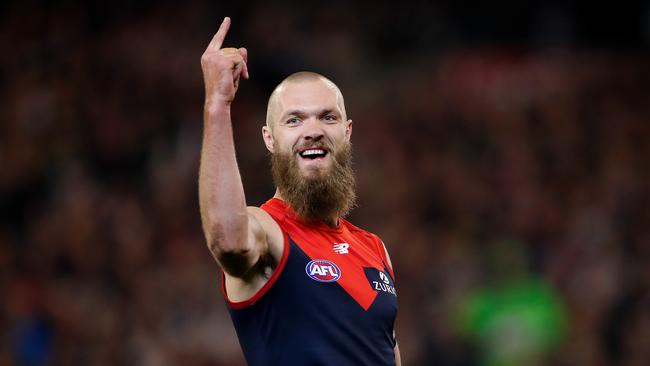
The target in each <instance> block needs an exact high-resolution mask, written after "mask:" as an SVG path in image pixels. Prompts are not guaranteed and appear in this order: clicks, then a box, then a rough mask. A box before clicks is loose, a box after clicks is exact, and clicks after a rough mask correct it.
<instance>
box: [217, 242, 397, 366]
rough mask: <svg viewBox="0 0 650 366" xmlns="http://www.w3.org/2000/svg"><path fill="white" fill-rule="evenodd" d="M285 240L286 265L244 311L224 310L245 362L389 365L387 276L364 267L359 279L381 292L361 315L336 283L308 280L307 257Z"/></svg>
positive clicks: (391, 310) (391, 312)
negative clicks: (286, 248) (376, 282)
mask: <svg viewBox="0 0 650 366" xmlns="http://www.w3.org/2000/svg"><path fill="white" fill-rule="evenodd" d="M289 242H290V251H289V256H288V258H287V263H286V265H285V267H284V270H283V271H282V273H281V274H280V276H279V277H278V279H277V281H276V282H275V283H274V284H273V286H272V287H271V288H270V289H269V290H268V292H266V293H265V294H264V296H262V297H261V298H260V299H259V300H258V301H257V302H256V303H254V304H253V305H251V306H249V307H246V308H243V309H234V308H231V307H229V308H228V309H229V311H230V315H231V317H232V320H233V323H234V325H235V329H236V330H237V335H238V336H239V342H240V344H241V347H242V350H243V352H244V355H245V357H246V360H247V362H248V364H249V365H250V366H262V365H337V366H338V365H340V366H345V365H354V366H363V365H368V366H383V365H394V364H395V355H394V346H395V343H394V339H393V331H392V330H393V323H394V320H395V314H396V311H397V300H396V297H395V295H394V294H393V293H391V292H390V288H389V287H387V286H391V287H392V286H393V282H392V278H390V276H388V278H389V284H386V283H385V280H386V278H385V277H386V276H387V273H384V276H381V275H380V274H379V271H377V270H376V269H366V277H367V279H363V278H360V279H359V280H361V281H366V280H368V281H369V286H374V284H373V283H372V282H371V281H381V284H382V285H384V287H383V288H384V289H386V291H378V296H377V297H376V299H375V300H374V302H373V304H372V305H371V306H370V308H369V309H368V310H367V311H366V310H364V309H363V307H361V306H360V305H359V304H358V303H357V302H356V301H355V300H354V299H353V298H352V297H351V296H350V295H349V294H348V293H347V292H346V291H345V290H344V289H343V288H342V287H341V286H340V285H339V284H338V283H336V282H330V283H326V282H317V281H315V280H313V279H312V278H310V277H309V276H308V275H307V274H306V272H305V267H306V266H307V263H309V262H310V261H311V260H312V258H309V257H308V256H307V255H306V254H305V253H304V252H303V251H302V250H301V249H300V247H299V246H298V245H297V244H296V243H295V242H294V241H293V240H292V239H291V238H289ZM373 271H375V272H373ZM384 272H386V271H384ZM377 288H382V287H380V286H377ZM393 288H394V287H393Z"/></svg>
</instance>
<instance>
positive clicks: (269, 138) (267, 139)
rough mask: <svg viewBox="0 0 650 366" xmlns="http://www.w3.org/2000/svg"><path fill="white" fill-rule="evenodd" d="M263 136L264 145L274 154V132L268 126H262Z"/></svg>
mask: <svg viewBox="0 0 650 366" xmlns="http://www.w3.org/2000/svg"><path fill="white" fill-rule="evenodd" d="M262 138H263V139H264V145H266V149H267V150H268V151H269V152H270V153H271V154H273V133H271V129H270V128H269V127H268V126H266V125H265V126H262Z"/></svg>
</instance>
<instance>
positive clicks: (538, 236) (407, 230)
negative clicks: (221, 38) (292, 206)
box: [0, 1, 650, 366]
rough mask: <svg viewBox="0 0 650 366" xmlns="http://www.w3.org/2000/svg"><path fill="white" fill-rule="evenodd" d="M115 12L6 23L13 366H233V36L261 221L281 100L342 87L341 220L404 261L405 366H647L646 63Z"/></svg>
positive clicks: (36, 11)
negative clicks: (347, 149)
mask: <svg viewBox="0 0 650 366" xmlns="http://www.w3.org/2000/svg"><path fill="white" fill-rule="evenodd" d="M66 4H68V5H66ZM117 4H118V5H110V6H109V5H106V4H103V5H102V3H101V2H100V3H93V4H86V5H85V6H81V7H78V6H76V5H74V4H70V3H67V2H64V3H63V5H57V6H54V5H45V4H39V3H38V2H37V3H30V2H27V3H21V4H18V3H13V4H10V5H3V6H4V8H3V9H2V10H3V15H2V16H1V17H0V19H1V22H0V34H1V35H2V36H1V37H0V53H1V54H2V55H3V57H2V58H0V121H1V122H0V167H1V170H0V171H1V173H0V205H1V207H2V209H1V210H0V274H1V276H0V301H1V302H0V304H2V306H0V329H2V332H1V333H0V365H83V364H88V365H120V364H129V365H130V364H137V365H181V364H182V365H188V366H194V365H196V366H199V365H213V366H217V365H228V366H236V365H244V361H243V358H242V356H241V351H240V349H239V345H238V343H237V339H236V337H235V333H234V330H233V328H232V325H231V323H230V319H229V317H228V314H227V312H226V307H225V303H224V301H223V298H222V295H221V291H220V272H219V269H218V267H217V265H216V263H215V262H214V260H213V259H212V257H211V256H210V253H209V251H208V250H207V248H206V246H205V242H204V239H203V236H202V231H201V227H200V219H199V213H198V203H197V188H196V186H197V171H198V160H199V150H200V146H201V134H202V99H203V85H202V79H201V78H202V76H201V70H200V65H199V59H200V56H201V53H202V52H203V49H204V48H205V46H206V45H207V43H208V42H209V40H210V38H211V36H212V33H213V32H214V31H216V28H217V27H218V24H219V22H220V20H221V17H223V16H224V15H230V16H232V18H233V26H232V32H231V34H230V35H229V36H228V38H227V40H226V44H225V45H226V46H246V47H247V48H248V49H249V53H250V58H251V60H250V66H249V69H250V74H251V80H250V81H246V82H244V83H243V84H242V86H241V87H240V91H239V93H238V95H237V98H236V100H235V103H234V105H233V109H234V111H233V123H234V125H235V127H234V129H235V140H236V146H237V153H238V159H239V162H240V170H241V173H242V179H243V182H244V186H245V191H246V195H247V201H248V203H249V204H250V205H260V204H262V203H263V202H264V201H265V200H266V199H268V198H269V197H271V196H272V194H273V192H274V188H273V186H272V182H271V178H270V173H269V172H268V171H269V169H268V165H269V164H268V153H267V152H266V150H265V148H264V145H263V143H262V139H261V126H262V124H263V123H264V120H265V115H264V114H265V112H266V100H267V98H268V95H269V93H270V91H271V90H272V88H273V87H274V86H275V84H277V83H278V82H279V81H280V80H282V78H284V77H285V76H287V75H288V74H289V73H291V72H295V71H299V70H303V69H308V70H313V71H317V72H321V73H324V74H325V75H327V76H329V77H330V78H331V79H332V80H333V81H334V82H336V83H338V84H339V86H340V87H341V89H342V91H343V94H344V96H345V97H346V106H347V110H348V114H349V116H350V117H351V118H352V119H353V120H354V134H353V139H352V140H353V145H354V154H355V169H356V172H357V179H358V195H359V207H358V208H357V209H356V210H355V211H354V212H353V213H352V215H351V217H350V220H351V221H352V222H353V223H355V224H357V225H358V226H361V227H363V228H366V229H368V230H370V231H373V232H376V233H377V234H379V235H380V236H381V237H382V239H383V240H384V242H385V243H386V244H387V246H388V248H389V251H390V252H391V256H392V261H393V264H394V267H395V271H396V276H397V290H398V296H399V301H400V303H399V306H400V313H399V316H398V321H397V337H398V341H399V342H400V348H401V350H402V357H403V359H404V361H405V364H406V365H441V366H463V365H467V366H469V365H532V366H536V365H596V366H598V365H629V366H637V365H646V364H647V361H648V359H650V210H649V209H648V207H649V206H650V185H649V183H650V169H649V167H650V143H649V142H650V100H649V98H648V96H649V95H650V69H649V68H648V65H650V63H649V61H650V57H649V55H648V53H647V52H645V51H643V50H642V49H641V50H625V51H617V52H614V51H611V50H610V51H608V50H607V49H600V50H596V49H594V48H590V49H581V48H579V47H570V46H566V45H559V46H556V47H553V46H548V47H536V48H527V47H512V46H503V45H501V46H499V45H481V46H476V45H467V44H463V43H460V44H457V45H453V41H454V38H453V37H450V36H447V37H443V35H444V34H445V33H444V31H443V30H441V29H445V28H444V27H445V26H448V24H447V25H446V24H445V22H444V19H445V18H444V17H443V16H442V15H440V14H439V13H438V12H437V9H436V8H435V7H433V6H429V5H427V4H428V3H426V2H420V3H418V4H419V6H418V7H415V8H412V9H409V13H408V14H406V15H402V16H401V17H397V18H396V19H397V21H396V23H394V24H393V23H391V20H390V19H391V16H392V15H393V14H392V13H391V11H390V9H389V8H387V9H388V10H378V11H379V14H375V15H374V16H373V17H367V18H357V16H356V15H355V12H353V11H351V12H348V13H345V12H343V13H341V12H340V11H339V10H338V8H337V7H336V6H334V5H329V6H328V5H327V4H325V3H323V4H320V5H318V7H317V8H316V9H315V10H314V11H315V12H316V13H317V14H318V16H317V17H313V18H308V19H305V17H304V14H302V13H299V12H291V11H288V10H289V9H290V7H289V5H287V4H286V3H283V4H284V6H277V5H271V4H270V3H269V4H257V5H256V6H255V7H254V8H250V9H245V8H244V7H243V6H241V7H237V6H236V5H224V6H220V5H215V4H213V3H210V2H207V1H204V2H194V3H192V4H188V5H183V6H182V7H179V8H177V7H176V6H174V5H171V4H169V3H165V2H163V4H158V5H155V6H154V5H152V3H149V2H144V3H143V4H144V5H143V4H141V3H138V4H139V5H133V4H127V3H126V2H117ZM361 8H362V6H361V5H357V8H356V9H353V10H357V11H358V10H362V9H361ZM416 15H417V16H416ZM552 19H553V20H554V21H555V20H556V18H552ZM429 23H431V24H434V25H430V24H429ZM425 24H426V25H425ZM543 24H546V23H543ZM549 24H555V23H552V22H551V23H549ZM418 29H425V30H426V33H425V34H420V36H421V37H420V38H418V39H413V38H412V37H410V35H412V34H413V33H418V31H417V30H418ZM541 29H544V30H546V31H544V32H542V33H541V34H542V36H544V35H548V34H549V33H548V32H547V30H548V29H549V27H541ZM552 29H556V28H552ZM557 29H560V30H561V29H564V28H561V27H559V28H557ZM557 29H556V30H557ZM550 33H552V34H557V33H554V32H550ZM429 43H433V44H443V45H445V46H444V47H430V46H428V44H429ZM296 346H300V345H299V344H297V345H296Z"/></svg>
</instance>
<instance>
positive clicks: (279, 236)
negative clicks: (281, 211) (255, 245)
mask: <svg viewBox="0 0 650 366" xmlns="http://www.w3.org/2000/svg"><path fill="white" fill-rule="evenodd" d="M246 210H247V211H248V217H249V225H251V226H249V227H250V228H251V229H253V230H255V228H254V226H257V229H258V230H261V232H262V233H263V234H264V235H265V236H266V242H267V243H268V245H269V252H270V254H271V255H272V256H273V257H274V258H276V259H279V258H281V257H282V251H283V248H284V233H283V232H282V228H281V227H280V224H279V223H278V222H277V221H276V220H275V218H273V216H271V214H270V213H268V212H267V211H265V210H264V209H262V208H260V207H255V206H248V207H246Z"/></svg>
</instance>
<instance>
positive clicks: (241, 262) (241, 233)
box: [199, 18, 267, 278]
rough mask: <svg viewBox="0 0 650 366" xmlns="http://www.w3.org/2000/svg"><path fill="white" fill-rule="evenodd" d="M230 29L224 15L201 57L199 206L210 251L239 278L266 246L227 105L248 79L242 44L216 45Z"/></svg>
mask: <svg viewBox="0 0 650 366" xmlns="http://www.w3.org/2000/svg"><path fill="white" fill-rule="evenodd" d="M229 28H230V18H225V19H224V20H223V22H222V23H221V26H220V27H219V30H218V31H217V33H216V34H215V36H214V37H213V38H212V41H211V42H210V44H209V45H208V47H207V49H206V50H205V52H204V53H203V56H202V57H201V68H202V69H203V79H204V83H205V106H204V115H203V119H204V127H203V146H202V149H201V164H200V168H199V205H200V209H201V222H202V224H203V231H204V234H205V238H206V241H207V244H208V247H209V249H210V251H211V252H212V255H213V256H214V257H215V259H216V260H217V262H218V263H219V264H220V265H221V267H222V268H223V270H224V271H225V272H226V274H227V275H230V276H232V277H236V278H243V277H245V276H246V274H247V272H248V271H249V270H250V269H251V268H252V267H253V266H254V265H255V264H256V263H257V262H258V260H259V258H260V256H262V255H264V253H265V251H266V250H267V247H266V246H267V243H266V235H264V229H263V227H261V225H260V224H259V222H258V221H257V220H256V218H255V216H254V215H249V214H248V210H247V208H246V201H245V198H244V189H243V186H242V182H241V177H240V175H239V168H238V167H237V161H236V158H235V146H234V141H233V133H232V121H231V117H230V105H231V103H232V102H233V100H234V99H235V94H236V92H237V88H238V87H239V82H240V80H241V79H242V78H244V79H248V67H247V64H246V62H247V57H248V52H247V50H246V49H245V48H221V46H222V44H223V40H224V38H225V37H226V34H227V33H228V29H229Z"/></svg>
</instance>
